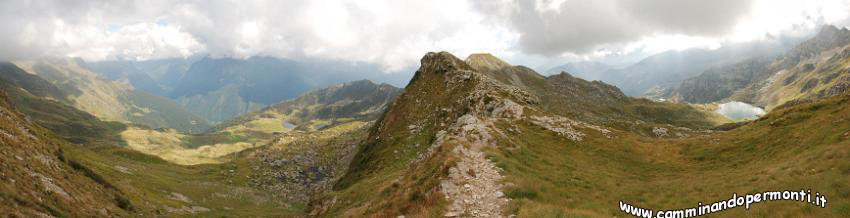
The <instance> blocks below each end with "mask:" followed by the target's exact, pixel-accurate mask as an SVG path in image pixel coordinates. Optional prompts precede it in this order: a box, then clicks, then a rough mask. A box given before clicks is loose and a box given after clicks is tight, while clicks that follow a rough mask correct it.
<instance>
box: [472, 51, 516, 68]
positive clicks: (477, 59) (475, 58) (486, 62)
mask: <svg viewBox="0 0 850 218" xmlns="http://www.w3.org/2000/svg"><path fill="white" fill-rule="evenodd" d="M466 63H467V64H469V66H472V68H475V69H476V70H478V71H493V70H499V69H502V68H505V67H511V65H510V64H508V63H507V62H505V61H502V60H501V59H499V58H497V57H496V56H493V55H491V54H490V53H477V54H471V55H469V57H467V58H466Z"/></svg>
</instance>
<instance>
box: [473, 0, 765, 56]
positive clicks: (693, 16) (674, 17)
mask: <svg viewBox="0 0 850 218" xmlns="http://www.w3.org/2000/svg"><path fill="white" fill-rule="evenodd" d="M541 5H545V6H541ZM750 5H751V1H747V0H743V1H742V0H715V1H689V0H685V1H682V0H641V1H637V0H624V1H614V0H568V1H554V0H552V1H483V0H482V1H477V2H476V8H477V9H478V10H480V11H482V12H484V13H485V14H490V15H491V16H492V19H494V20H499V21H502V22H504V23H505V24H507V25H510V26H512V27H513V28H514V29H516V30H517V31H518V32H519V35H520V38H519V47H520V49H522V51H524V52H526V53H530V54H541V55H547V56H552V55H559V54H562V53H565V52H570V53H578V54H586V53H591V52H594V51H595V50H597V49H599V47H600V46H601V45H610V44H623V43H628V42H634V41H638V40H641V39H643V38H645V37H650V36H653V35H665V34H673V35H674V34H681V35H699V36H719V35H724V34H727V33H730V32H731V31H732V30H733V27H734V24H735V23H736V22H737V20H738V19H739V18H741V17H742V16H744V15H746V14H747V12H748V11H750Z"/></svg>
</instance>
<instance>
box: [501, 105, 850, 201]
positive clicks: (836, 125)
mask: <svg viewBox="0 0 850 218" xmlns="http://www.w3.org/2000/svg"><path fill="white" fill-rule="evenodd" d="M848 105H850V97H847V96H843V97H836V98H831V99H829V100H826V101H822V102H818V103H813V104H806V105H799V106H795V107H792V108H789V109H783V110H779V111H774V112H772V113H770V114H769V115H768V116H767V117H766V118H763V119H760V120H758V121H756V122H754V123H752V124H749V125H746V126H743V127H740V128H737V129H735V130H732V131H729V132H721V133H716V134H710V135H701V136H696V137H691V138H684V139H655V138H646V137H641V136H636V135H634V134H632V133H628V132H619V133H618V134H616V136H617V137H616V138H614V139H608V138H605V137H602V136H601V135H593V134H591V135H590V136H588V137H586V138H587V140H586V141H582V142H579V143H574V142H571V141H568V140H565V139H563V138H561V137H558V136H556V135H554V134H552V133H550V132H545V131H540V129H539V127H534V126H531V125H529V124H527V123H519V124H517V125H518V126H520V127H521V128H522V131H521V132H522V133H521V134H514V135H511V136H512V137H514V138H522V139H524V140H521V141H520V140H512V141H511V142H513V143H516V145H517V146H516V147H514V148H509V147H499V148H493V149H490V150H489V154H490V156H491V158H492V159H493V160H495V161H496V162H497V164H498V165H499V166H500V167H502V168H504V169H505V175H506V176H507V179H506V181H505V182H506V183H508V184H512V185H510V186H509V188H508V190H507V191H506V195H507V196H509V197H512V198H513V199H514V201H513V208H512V211H511V212H514V213H516V214H518V215H519V216H520V217H559V216H590V217H610V216H628V215H625V214H624V213H623V212H621V211H620V210H619V207H618V206H619V205H618V202H619V201H624V202H627V203H631V204H634V205H637V206H639V207H642V208H651V209H656V210H659V209H662V210H667V209H684V208H690V207H695V205H697V203H698V202H702V203H703V204H705V203H708V202H716V201H721V200H728V199H729V198H731V195H732V193H738V194H739V195H741V194H742V193H754V192H760V191H767V190H786V189H790V190H800V189H812V191H813V192H814V191H818V192H820V193H822V194H824V195H825V196H826V197H827V200H828V202H827V208H825V209H822V208H819V207H815V206H813V205H810V204H807V203H801V202H791V201H776V202H762V203H758V204H755V205H754V206H753V207H752V208H750V210H744V209H742V208H735V209H732V210H727V211H723V212H720V213H719V215H720V216H744V217H772V216H790V217H796V216H803V217H846V216H848V215H850V186H848V185H847V184H846V183H844V182H842V181H847V180H848V179H850V173H848V172H850V164H848V163H847V161H846V160H847V157H848V151H847V149H846V147H847V146H848V145H849V144H848V141H847V139H848V137H847V136H846V134H847V133H848V130H850V122H847V119H850V116H848V114H850V107H848Z"/></svg>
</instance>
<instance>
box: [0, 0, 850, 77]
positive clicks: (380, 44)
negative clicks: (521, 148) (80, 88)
mask: <svg viewBox="0 0 850 218" xmlns="http://www.w3.org/2000/svg"><path fill="white" fill-rule="evenodd" d="M752 1H753V2H752V4H750V3H749V1H737V0H736V1H731V0H722V1H680V0H650V1H636V0H625V1H612V0H592V1H591V0H568V1H567V0H534V1H531V0H527V1H525V0H523V1H520V0H435V1H399V0H314V1H297V0H296V1H272V0H256V1H235V0H232V1H164V0H150V1H107V0H95V1H1V2H0V27H2V28H0V40H2V41H3V42H4V43H3V44H0V59H27V58H37V57H43V56H74V57H83V58H85V59H88V60H102V59H113V58H125V59H139V60H141V59H156V58H169V57H185V56H188V55H192V54H199V53H200V54H210V55H212V56H217V57H221V56H226V57H237V58H245V57H250V56H257V55H263V56H275V57H283V58H303V57H308V58H320V59H338V60H348V61H359V62H370V63H378V64H381V65H383V66H384V67H385V68H386V69H387V70H390V71H392V70H399V69H402V68H405V67H408V66H410V65H415V64H416V63H417V62H418V59H419V58H420V57H421V56H422V54H424V53H425V52H427V51H435V50H446V51H450V52H453V53H455V54H456V55H458V56H460V57H463V56H465V55H468V54H469V53H474V52H490V53H494V54H496V55H497V56H500V57H503V58H506V59H508V60H516V61H519V63H518V64H526V65H533V63H531V64H530V62H545V61H546V59H558V58H563V57H579V58H587V57H589V56H590V57H594V56H597V57H598V56H604V55H611V54H623V53H628V52H638V51H639V52H661V51H665V50H670V49H679V50H681V49H686V48H690V47H717V46H718V45H719V44H721V43H724V42H729V41H746V40H752V39H758V38H762V37H765V34H766V33H770V34H783V33H786V32H789V30H797V31H810V29H811V28H813V27H814V26H816V25H818V24H821V23H841V22H846V21H847V17H848V11H850V8H848V5H850V3H848V1H847V0H823V1H793V0H781V1H772V0H752ZM807 28H808V29H807Z"/></svg>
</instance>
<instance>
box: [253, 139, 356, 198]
mask: <svg viewBox="0 0 850 218" xmlns="http://www.w3.org/2000/svg"><path fill="white" fill-rule="evenodd" d="M369 125H370V123H363V122H356V123H351V124H348V125H345V126H338V127H334V128H329V129H325V130H322V131H317V132H309V133H307V132H301V131H293V132H289V133H285V134H283V135H281V136H279V137H278V139H277V140H275V141H274V142H273V143H272V144H271V145H269V146H266V147H263V148H261V149H258V150H255V151H252V152H251V155H250V158H249V159H250V160H251V165H252V168H253V170H254V172H255V175H253V176H252V183H253V185H255V186H258V187H261V188H263V189H265V190H268V191H271V192H273V193H274V195H275V196H278V197H280V198H282V199H284V200H285V201H286V202H293V203H301V202H309V201H310V200H311V198H312V197H314V196H315V195H317V194H321V193H324V192H325V191H328V190H329V189H330V187H331V186H332V185H333V183H335V182H336V181H337V179H339V177H340V176H342V174H343V172H345V171H346V169H347V167H348V163H349V162H350V161H351V158H352V157H353V156H354V153H355V151H356V149H357V145H359V144H360V142H361V140H362V139H363V138H362V137H363V136H365V130H366V127H367V126H369Z"/></svg>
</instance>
